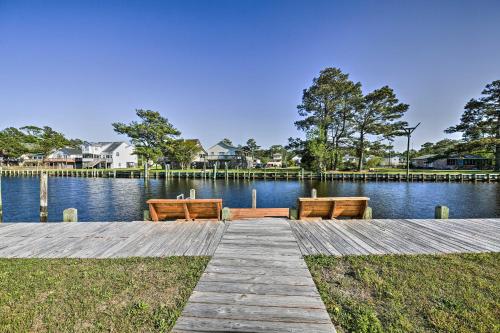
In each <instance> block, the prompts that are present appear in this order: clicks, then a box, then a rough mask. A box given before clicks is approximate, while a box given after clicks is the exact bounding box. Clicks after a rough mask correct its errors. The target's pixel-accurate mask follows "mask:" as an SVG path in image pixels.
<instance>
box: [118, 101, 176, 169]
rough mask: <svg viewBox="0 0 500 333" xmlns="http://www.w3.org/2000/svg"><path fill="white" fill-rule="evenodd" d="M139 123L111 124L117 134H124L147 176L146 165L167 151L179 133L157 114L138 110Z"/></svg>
mask: <svg viewBox="0 0 500 333" xmlns="http://www.w3.org/2000/svg"><path fill="white" fill-rule="evenodd" d="M135 113H136V114H137V116H138V117H139V118H140V121H132V122H131V123H130V124H128V125H127V124H124V123H113V124H112V125H113V129H114V130H115V132H117V133H119V134H125V135H127V136H128V137H129V138H130V141H131V142H132V144H133V145H134V146H135V151H134V153H135V154H137V155H139V156H142V157H143V159H144V160H145V163H144V171H145V174H146V175H147V173H148V164H149V162H150V161H154V160H156V159H157V158H158V157H160V156H162V153H164V152H166V151H169V149H170V147H171V146H172V145H173V144H174V142H175V138H176V137H178V136H179V135H180V134H181V132H179V130H178V129H176V128H175V127H174V125H172V124H171V123H170V122H169V121H168V119H167V118H164V117H162V116H161V115H160V113H159V112H156V111H151V110H142V109H138V110H136V111H135Z"/></svg>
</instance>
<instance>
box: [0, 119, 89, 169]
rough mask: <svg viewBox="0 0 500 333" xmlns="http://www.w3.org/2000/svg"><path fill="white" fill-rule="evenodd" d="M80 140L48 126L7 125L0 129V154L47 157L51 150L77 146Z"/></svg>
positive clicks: (6, 155)
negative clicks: (18, 126) (17, 126)
mask: <svg viewBox="0 0 500 333" xmlns="http://www.w3.org/2000/svg"><path fill="white" fill-rule="evenodd" d="M81 144H82V140H79V139H68V138H66V136H65V135H64V134H63V133H60V132H57V131H55V130H53V129H52V128H51V127H49V126H44V127H37V126H32V125H30V126H24V127H21V128H15V127H8V128H5V129H3V130H2V131H0V155H1V156H2V157H4V158H6V159H11V160H15V159H17V158H19V157H21V156H22V155H24V154H37V155H41V156H42V157H43V158H47V156H49V155H50V154H51V153H52V152H53V151H55V150H58V149H61V148H65V147H78V146H80V145H81Z"/></svg>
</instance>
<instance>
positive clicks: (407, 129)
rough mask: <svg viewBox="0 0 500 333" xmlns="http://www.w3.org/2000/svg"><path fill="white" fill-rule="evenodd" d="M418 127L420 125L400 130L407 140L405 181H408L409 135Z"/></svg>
mask: <svg viewBox="0 0 500 333" xmlns="http://www.w3.org/2000/svg"><path fill="white" fill-rule="evenodd" d="M418 125H420V123H418V124H417V126H415V127H403V128H402V130H403V131H404V132H405V134H406V137H407V138H408V142H407V145H406V181H409V180H410V138H411V134H412V133H413V131H415V130H416V129H417V127H418Z"/></svg>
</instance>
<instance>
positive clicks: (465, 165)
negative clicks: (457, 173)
mask: <svg viewBox="0 0 500 333" xmlns="http://www.w3.org/2000/svg"><path fill="white" fill-rule="evenodd" d="M410 162H411V165H412V167H414V168H420V169H438V170H484V169H490V168H491V167H492V164H493V162H492V160H491V159H489V158H484V157H482V156H479V155H471V154H465V155H450V156H443V155H436V154H430V155H423V156H419V157H415V158H412V159H411V160H410Z"/></svg>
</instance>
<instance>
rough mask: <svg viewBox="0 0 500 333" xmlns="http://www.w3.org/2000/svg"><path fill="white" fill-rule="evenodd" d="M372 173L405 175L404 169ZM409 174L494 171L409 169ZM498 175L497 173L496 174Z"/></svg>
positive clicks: (376, 170) (485, 171) (379, 169)
mask: <svg viewBox="0 0 500 333" xmlns="http://www.w3.org/2000/svg"><path fill="white" fill-rule="evenodd" d="M374 172H378V173H406V169H404V168H403V169H396V168H375V171H374ZM410 173H416V174H422V173H444V174H447V173H449V174H458V173H464V174H474V173H475V174H478V173H480V174H481V173H482V174H486V173H495V171H494V170H432V169H410ZM496 173H498V171H497V172H496Z"/></svg>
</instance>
